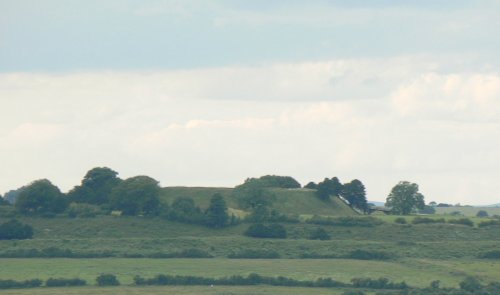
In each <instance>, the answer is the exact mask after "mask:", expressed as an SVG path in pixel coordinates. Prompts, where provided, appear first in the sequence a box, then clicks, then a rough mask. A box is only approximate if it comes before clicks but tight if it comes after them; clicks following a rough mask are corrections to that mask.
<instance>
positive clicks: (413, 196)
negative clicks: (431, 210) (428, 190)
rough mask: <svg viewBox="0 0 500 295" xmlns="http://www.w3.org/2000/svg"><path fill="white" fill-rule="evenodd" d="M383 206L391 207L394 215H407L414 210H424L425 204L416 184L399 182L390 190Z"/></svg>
mask: <svg viewBox="0 0 500 295" xmlns="http://www.w3.org/2000/svg"><path fill="white" fill-rule="evenodd" d="M385 205H386V206H387V207H391V208H392V212H393V213H394V214H399V215H408V214H410V213H411V212H414V211H415V210H416V209H424V206H425V203H424V196H423V195H422V194H421V193H419V191H418V185H417V184H416V183H411V182H408V181H400V182H399V183H398V184H397V185H396V186H394V187H393V188H392V190H391V193H390V194H389V196H388V197H387V200H386V202H385Z"/></svg>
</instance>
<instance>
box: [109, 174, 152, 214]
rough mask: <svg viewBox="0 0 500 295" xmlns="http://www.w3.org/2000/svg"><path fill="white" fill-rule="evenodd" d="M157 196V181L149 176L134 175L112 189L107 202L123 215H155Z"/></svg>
mask: <svg viewBox="0 0 500 295" xmlns="http://www.w3.org/2000/svg"><path fill="white" fill-rule="evenodd" d="M159 196H160V186H159V185H158V181H156V180H154V179H153V178H151V177H149V176H135V177H131V178H127V179H125V180H124V181H122V182H121V183H120V184H119V185H118V186H116V187H115V188H114V189H113V191H112V193H111V196H110V200H109V204H110V206H111V208H112V209H114V210H119V211H122V214H124V215H139V214H143V215H155V214H157V213H159V212H158V211H159V209H160V198H159Z"/></svg>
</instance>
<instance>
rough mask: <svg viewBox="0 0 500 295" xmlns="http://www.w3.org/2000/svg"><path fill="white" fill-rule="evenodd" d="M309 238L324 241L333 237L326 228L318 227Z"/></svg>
mask: <svg viewBox="0 0 500 295" xmlns="http://www.w3.org/2000/svg"><path fill="white" fill-rule="evenodd" d="M309 239H310V240H322V241H326V240H330V239H331V237H330V235H329V234H328V233H327V232H326V230H325V229H324V228H321V227H318V228H317V229H316V230H315V231H313V232H312V233H311V235H310V236H309Z"/></svg>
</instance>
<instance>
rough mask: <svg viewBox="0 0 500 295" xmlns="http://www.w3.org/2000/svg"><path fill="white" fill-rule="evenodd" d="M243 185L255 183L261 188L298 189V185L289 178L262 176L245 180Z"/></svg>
mask: <svg viewBox="0 0 500 295" xmlns="http://www.w3.org/2000/svg"><path fill="white" fill-rule="evenodd" d="M245 183H256V184H257V185H259V186H261V187H279V188H300V187H301V186H300V183H299V182H298V181H297V180H295V179H294V178H293V177H291V176H278V175H264V176H261V177H259V178H247V179H246V180H245Z"/></svg>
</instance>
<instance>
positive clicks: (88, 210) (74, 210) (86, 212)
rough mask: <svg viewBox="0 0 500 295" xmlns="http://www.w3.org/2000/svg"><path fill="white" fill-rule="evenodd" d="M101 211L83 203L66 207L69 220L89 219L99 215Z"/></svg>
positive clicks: (96, 207)
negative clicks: (77, 218)
mask: <svg viewBox="0 0 500 295" xmlns="http://www.w3.org/2000/svg"><path fill="white" fill-rule="evenodd" d="M101 213H102V210H101V208H100V207H99V206H96V205H90V204H85V203H71V204H69V207H68V216H69V217H71V218H76V217H83V218H91V217H96V216H97V215H98V214H101Z"/></svg>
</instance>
